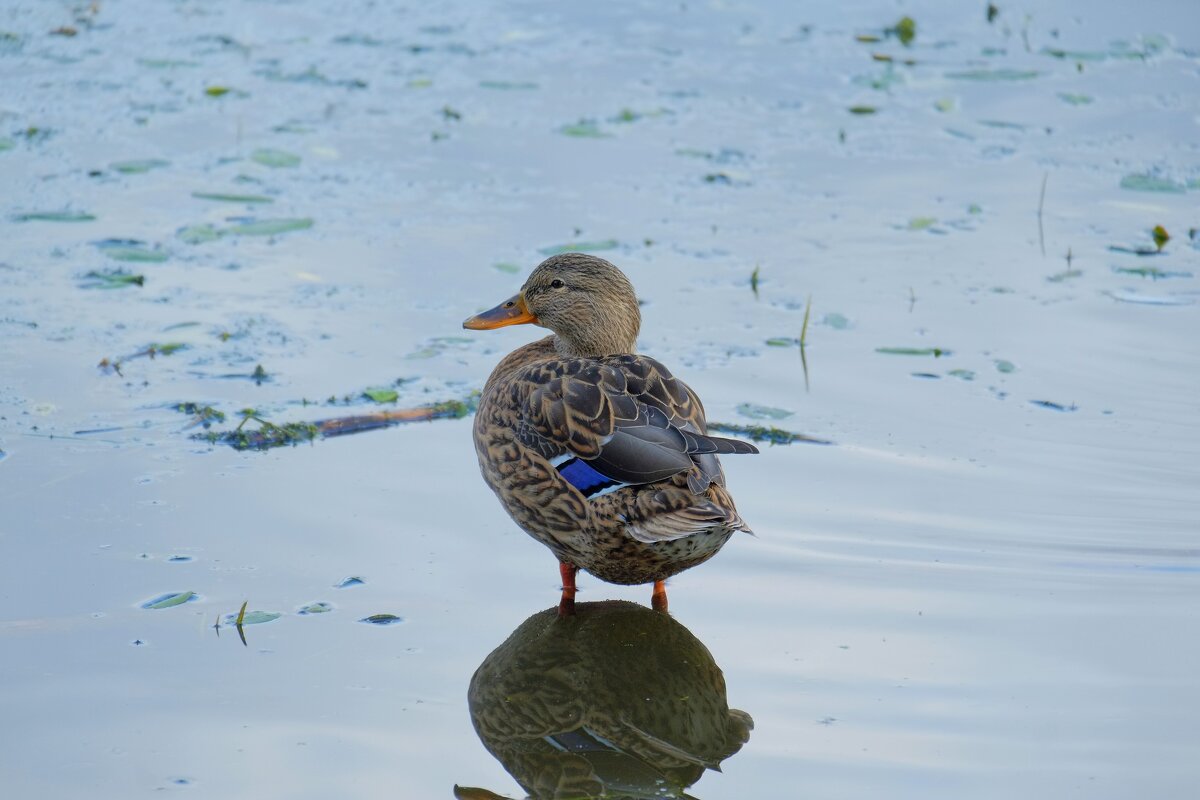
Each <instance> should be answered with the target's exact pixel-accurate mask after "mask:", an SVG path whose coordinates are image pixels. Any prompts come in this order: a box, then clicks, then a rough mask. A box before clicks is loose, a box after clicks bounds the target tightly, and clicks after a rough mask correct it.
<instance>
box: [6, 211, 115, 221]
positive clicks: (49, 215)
mask: <svg viewBox="0 0 1200 800" xmlns="http://www.w3.org/2000/svg"><path fill="white" fill-rule="evenodd" d="M94 219H95V217H94V216H92V215H91V214H88V213H87V212H85V211H29V212H26V213H24V214H14V215H13V221H14V222H91V221H92V220H94Z"/></svg>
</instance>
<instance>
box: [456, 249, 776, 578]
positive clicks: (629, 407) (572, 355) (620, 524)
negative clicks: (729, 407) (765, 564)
mask: <svg viewBox="0 0 1200 800" xmlns="http://www.w3.org/2000/svg"><path fill="white" fill-rule="evenodd" d="M530 322H532V323H534V324H538V325H542V326H544V327H548V328H550V329H551V330H552V331H553V335H551V336H548V337H546V338H544V339H541V340H539V341H536V342H532V343H530V344H527V345H525V346H523V347H519V348H517V349H516V350H514V351H513V352H512V353H510V354H509V355H508V356H506V357H505V358H504V359H502V360H501V361H500V363H499V364H498V365H497V366H496V369H495V370H494V371H493V372H492V375H491V377H490V378H488V381H487V384H486V385H485V387H484V390H483V395H482V397H481V398H480V403H479V410H478V413H477V415H476V418H475V448H476V452H477V453H478V456H479V464H480V468H481V470H482V472H483V477H484V480H485V481H486V482H487V484H488V485H489V486H490V487H491V488H492V490H493V491H494V492H495V493H496V495H497V497H499V499H500V502H501V503H502V504H503V505H504V507H505V509H506V510H507V511H508V513H509V514H510V515H511V516H512V518H513V519H514V520H515V521H516V523H517V524H518V525H520V526H521V528H523V529H524V530H525V531H526V532H528V533H529V534H530V535H531V536H533V537H534V538H535V539H537V540H538V541H540V542H542V543H543V544H545V545H546V546H547V547H549V548H550V550H551V551H553V552H554V554H555V556H556V557H557V558H558V559H559V561H560V562H562V563H563V564H564V565H570V566H572V567H581V568H583V569H585V570H587V571H588V572H590V573H592V574H593V575H595V576H596V577H598V578H601V579H603V580H606V581H609V582H612V583H622V584H640V583H649V582H656V583H657V582H661V581H663V580H664V579H666V578H667V577H669V576H671V575H674V574H676V573H678V572H681V571H683V570H685V569H688V568H689V567H693V566H695V565H697V564H699V563H701V562H703V561H705V560H707V559H708V558H710V557H712V556H713V555H714V554H715V553H716V552H717V551H718V550H719V549H720V548H721V547H722V545H724V544H725V542H726V541H727V540H728V539H729V537H730V536H731V535H732V534H733V533H734V532H735V531H738V530H749V528H747V526H746V524H745V523H744V522H743V521H742V518H741V517H740V516H739V515H738V513H737V510H736V508H735V507H734V504H733V499H732V498H731V497H730V496H729V493H728V492H727V491H726V489H725V476H724V473H723V472H722V470H721V464H720V462H719V461H718V460H717V454H718V453H755V452H757V450H756V449H755V448H754V447H753V446H752V445H749V444H746V443H745V442H740V441H736V440H732V439H721V438H717V437H710V436H707V435H706V432H705V419H704V408H703V406H702V405H701V403H700V400H699V398H698V397H697V396H696V394H695V393H694V392H693V391H692V390H691V389H690V388H689V387H688V386H687V384H685V383H684V382H683V381H681V380H679V379H677V378H675V377H674V376H673V375H672V374H671V373H670V371H669V370H668V369H667V368H666V367H665V366H663V365H662V364H660V363H659V362H658V361H655V360H654V359H652V358H650V357H648V356H642V355H637V354H636V353H635V350H636V339H637V333H638V329H639V326H640V322H641V315H640V312H639V310H638V304H637V299H636V297H635V295H634V293H633V287H632V285H631V284H630V283H629V281H628V279H627V278H626V277H625V275H624V274H622V273H621V271H620V270H618V269H617V268H616V267H614V266H613V265H612V264H610V263H608V262H607V261H605V260H603V259H600V258H596V257H594V256H588V255H583V254H580V253H569V254H566V255H560V256H555V257H553V258H550V259H547V260H546V261H545V262H543V263H542V264H541V265H539V266H538V267H537V269H535V270H534V271H533V273H532V274H531V275H530V277H529V280H528V281H526V283H525V286H524V287H522V289H521V292H520V293H519V294H518V295H516V296H514V297H513V298H511V299H510V300H508V301H506V302H505V303H502V304H500V305H499V306H497V307H496V308H494V309H492V310H491V311H487V312H484V313H483V314H479V315H477V316H475V317H472V318H471V319H469V320H467V321H466V322H465V323H463V324H464V326H465V327H468V328H474V329H486V328H493V327H500V326H502V325H511V324H521V323H530ZM566 575H567V573H566V572H565V571H564V576H566ZM571 575H572V576H573V572H572V573H571ZM569 582H570V581H568V583H569ZM657 590H661V584H659V585H658V586H657V587H656V591H657ZM663 598H664V600H665V594H663Z"/></svg>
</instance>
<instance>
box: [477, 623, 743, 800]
mask: <svg viewBox="0 0 1200 800" xmlns="http://www.w3.org/2000/svg"><path fill="white" fill-rule="evenodd" d="M467 699H468V704H469V706H470V712H471V721H472V722H473V723H474V725H475V732H476V733H477V734H478V735H479V738H480V740H482V741H483V745H484V747H486V748H487V750H488V752H490V753H491V754H492V755H493V756H495V757H496V759H497V760H499V761H500V763H501V764H502V765H503V766H504V768H505V769H506V770H508V772H509V774H511V775H512V776H513V778H515V779H516V781H517V783H519V784H521V787H522V788H523V789H524V790H525V791H526V792H528V793H529V796H530V797H531V798H533V800H566V799H567V798H629V799H630V800H635V799H636V800H643V799H645V800H648V799H649V798H691V795H688V794H686V793H685V790H686V789H687V788H688V787H689V786H691V785H692V784H693V783H695V782H696V781H698V780H699V779H700V777H701V776H702V775H703V774H704V771H705V770H706V769H712V770H718V771H719V770H720V764H721V762H722V761H724V760H725V759H727V758H729V757H730V756H732V755H733V754H734V753H736V752H738V750H740V749H741V747H742V745H743V744H745V743H746V742H747V741H748V740H749V738H750V729H751V728H753V727H754V721H753V720H752V719H751V718H750V715H749V714H747V713H746V712H745V711H738V710H737V709H733V708H730V707H729V705H728V703H727V701H726V697H725V678H724V676H723V675H722V674H721V669H720V668H719V667H718V666H717V664H716V662H715V661H714V660H713V657H712V654H710V653H709V652H708V649H707V648H706V647H705V646H704V644H703V643H701V641H700V640H699V639H697V638H696V637H695V636H693V635H692V634H691V632H690V631H689V630H688V629H687V628H685V627H684V626H683V625H681V624H679V623H678V622H676V621H675V620H673V619H672V618H671V617H669V616H668V615H667V614H665V613H662V612H659V611H653V610H651V609H648V608H645V607H644V606H639V605H637V604H635V603H627V602H624V601H606V602H600V603H581V604H579V605H577V606H576V613H575V616H572V617H560V615H559V613H558V608H557V607H555V608H550V609H547V610H545V611H542V612H539V613H537V614H534V615H533V616H532V617H530V618H529V619H527V620H526V621H525V622H524V623H522V624H521V626H520V627H519V628H517V629H516V630H515V631H514V632H513V634H512V635H511V636H509V637H508V640H507V641H505V642H504V644H502V645H500V646H499V647H498V648H496V649H495V650H494V651H493V652H492V654H491V655H489V656H488V657H487V658H486V659H485V660H484V662H483V664H481V665H480V666H479V669H477V670H476V671H475V675H474V677H473V678H471V687H470V689H469V690H468V694H467ZM454 796H455V797H456V798H458V800H489V799H491V798H500V797H501V795H498V794H494V793H492V792H490V791H488V790H486V789H476V788H469V787H461V786H455V787H454ZM693 800H694V798H693Z"/></svg>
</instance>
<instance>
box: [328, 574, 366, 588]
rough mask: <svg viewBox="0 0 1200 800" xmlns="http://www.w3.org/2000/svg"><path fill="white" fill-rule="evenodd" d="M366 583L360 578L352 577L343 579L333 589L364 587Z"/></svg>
mask: <svg viewBox="0 0 1200 800" xmlns="http://www.w3.org/2000/svg"><path fill="white" fill-rule="evenodd" d="M364 583H366V581H365V580H363V579H362V578H360V577H358V576H357V575H351V576H350V577H349V578H343V579H342V582H341V583H339V584H338V585H337V586H335V587H333V588H335V589H349V588H350V587H352V586H362V585H363V584H364Z"/></svg>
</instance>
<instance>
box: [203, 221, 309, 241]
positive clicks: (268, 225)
mask: <svg viewBox="0 0 1200 800" xmlns="http://www.w3.org/2000/svg"><path fill="white" fill-rule="evenodd" d="M312 226H313V221H312V219H311V218H309V217H280V218H277V219H259V220H251V221H249V222H243V223H240V224H238V225H234V226H232V227H229V228H226V229H225V231H224V233H227V234H230V235H232V236H275V235H277V234H280V233H288V232H290V231H303V230H308V229H309V228H311V227H312Z"/></svg>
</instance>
